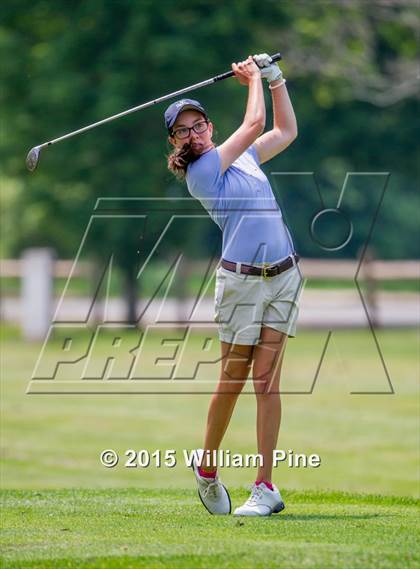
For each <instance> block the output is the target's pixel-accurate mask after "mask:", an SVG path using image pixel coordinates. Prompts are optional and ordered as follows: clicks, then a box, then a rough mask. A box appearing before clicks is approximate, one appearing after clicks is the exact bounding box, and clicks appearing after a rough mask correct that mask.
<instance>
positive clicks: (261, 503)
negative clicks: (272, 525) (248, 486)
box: [233, 482, 284, 516]
mask: <svg viewBox="0 0 420 569" xmlns="http://www.w3.org/2000/svg"><path fill="white" fill-rule="evenodd" d="M283 509H284V502H283V500H282V497H281V495H280V492H279V489H278V488H277V486H274V484H273V490H270V488H268V487H267V486H266V485H265V484H264V482H261V484H258V486H257V484H254V486H253V487H252V490H251V496H250V497H249V498H248V500H247V501H246V502H245V504H244V505H243V506H240V507H239V508H236V510H235V511H234V512H233V515H234V516H271V514H278V513H279V512H281V511H282V510H283Z"/></svg>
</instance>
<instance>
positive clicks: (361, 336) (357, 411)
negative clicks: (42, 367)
mask: <svg viewBox="0 0 420 569" xmlns="http://www.w3.org/2000/svg"><path fill="white" fill-rule="evenodd" d="M211 335H212V336H215V333H212V334H211ZM326 335H327V333H326V332H317V331H312V332H311V331H302V332H299V335H298V337H297V338H295V339H293V340H289V342H288V346H287V348H286V355H285V361H284V365H283V370H282V389H283V390H284V391H286V392H297V393H296V394H290V393H289V394H284V395H283V396H282V405H283V417H282V426H281V430H280V437H279V441H278V445H277V446H278V448H279V449H285V450H288V449H293V450H294V451H295V452H299V453H306V454H312V453H317V454H319V455H320V457H321V459H322V463H321V466H320V467H319V468H288V467H287V465H285V464H281V465H279V466H278V468H276V470H275V472H274V479H275V482H276V483H277V484H278V485H279V486H280V487H281V488H289V489H295V490H308V489H312V490H322V489H325V488H329V489H335V490H345V491H350V492H370V493H375V494H395V495H405V496H416V495H417V493H418V391H419V387H418V347H417V346H418V338H417V334H416V331H415V330H382V331H379V332H378V334H377V337H378V341H379V344H380V346H381V350H382V353H383V358H384V361H385V363H386V366H387V370H388V373H389V375H390V378H391V380H392V383H393V387H394V390H395V393H394V394H393V395H391V394H383V395H375V394H371V393H370V394H367V395H354V394H353V395H352V394H351V393H350V392H351V391H359V390H365V391H385V392H387V391H388V390H389V387H388V383H387V379H386V375H385V372H384V369H383V367H382V364H381V360H380V358H379V356H378V353H377V351H376V346H375V345H374V342H373V340H372V337H371V335H370V333H369V332H368V331H366V330H352V331H341V332H335V333H334V334H333V336H332V339H331V340H330V343H329V345H328V349H327V353H326V355H325V358H324V363H323V365H322V367H321V369H320V372H319V376H318V380H317V382H316V385H315V388H314V390H313V393H312V394H305V393H304V392H305V391H308V390H309V389H310V387H311V384H312V381H313V378H314V374H315V372H316V369H317V367H318V364H319V361H320V356H321V353H322V350H323V347H324V344H325V339H326ZM202 341H203V336H202V335H200V334H198V333H197V334H196V335H194V336H193V338H192V343H191V344H190V345H189V348H188V350H186V360H187V363H188V362H191V361H193V358H194V353H195V352H196V351H197V350H198V348H199V346H200V345H201V343H202ZM159 342H160V337H159V335H157V334H156V335H154V336H152V342H151V344H150V349H152V350H158V349H159ZM54 346H56V348H57V350H56V348H55V347H54V348H53V349H52V350H51V353H50V354H49V356H48V358H49V359H51V360H53V361H56V359H57V357H58V353H59V352H58V347H59V344H58V343H57V344H54ZM218 349H219V348H218V342H217V341H215V342H214V345H213V347H212V350H211V351H210V352H209V358H210V359H211V358H212V357H214V358H217V356H218ZM39 350H40V345H39V344H25V343H24V342H22V341H21V340H20V339H19V336H18V334H17V332H16V330H13V329H11V330H5V333H4V338H3V342H2V353H3V366H2V367H3V369H2V394H1V395H2V398H1V405H2V413H1V431H2V459H3V460H2V485H3V488H27V489H34V488H57V489H60V488H72V487H84V488H89V487H92V486H94V487H96V488H108V487H114V488H118V487H120V488H121V487H136V488H137V487H139V486H140V487H144V488H146V487H147V488H156V487H172V488H190V487H191V474H190V472H189V471H188V469H187V468H185V465H184V464H183V460H179V461H178V464H177V466H176V467H175V468H172V469H170V468H160V469H157V468H155V467H154V466H150V467H149V468H142V469H140V468H139V469H130V468H124V466H123V464H122V461H121V462H120V464H119V465H118V466H117V467H116V468H113V469H106V468H104V467H102V466H101V464H100V461H99V455H100V452H101V451H102V450H103V449H108V448H111V449H115V450H116V451H117V452H118V453H119V454H120V455H121V457H122V458H124V452H125V450H126V449H136V450H139V449H147V450H149V451H150V452H153V451H154V450H156V449H162V450H165V449H175V450H176V451H177V455H178V457H180V458H182V450H183V449H191V448H197V447H198V446H201V444H202V437H203V431H204V426H205V421H206V414H207V408H208V403H209V398H210V396H209V395H207V394H200V393H197V394H180V393H176V391H175V392H174V393H172V394H159V393H158V392H156V393H154V394H144V395H132V394H130V393H129V392H128V393H126V394H122V395H110V394H104V395H60V394H57V395H27V394H26V390H27V387H28V384H29V381H30V377H31V374H32V370H33V368H34V365H35V362H36V360H37V357H38V355H39ZM106 354H107V352H106V345H105V344H103V345H100V346H99V348H98V350H97V352H96V356H95V357H96V360H98V359H100V358H103V357H104V356H105V355H106ZM219 365H220V364H218V363H217V364H212V365H206V366H203V368H202V369H201V371H200V373H199V374H198V375H197V378H196V380H194V381H196V382H197V383H196V384H195V383H191V381H190V382H188V385H187V389H191V385H193V386H195V385H196V386H197V388H200V386H202V385H204V386H205V389H206V390H210V391H211V390H212V389H213V387H214V383H215V381H216V380H217V377H218V372H219ZM70 369H73V368H70ZM77 371H78V372H80V366H79V368H77V366H74V372H72V373H73V375H74V377H78V375H77V373H76V372H77ZM67 373H68V372H67ZM204 381H207V382H208V383H205V384H204V383H203V382H204ZM80 383H81V382H80V381H79V382H78V384H76V387H78V385H79V384H80ZM92 383H94V385H95V388H96V389H99V388H101V389H102V388H103V389H104V390H105V388H106V387H107V385H109V384H108V383H107V382H101V381H99V382H98V381H94V382H91V384H92ZM170 383H171V382H169V384H170ZM56 385H57V386H58V385H59V383H57V384H56ZM84 385H85V384H84ZM114 385H115V384H114ZM88 387H89V388H91V387H90V386H88ZM111 387H112V384H111ZM118 387H122V385H121V383H120V384H118ZM164 387H166V386H164ZM180 388H181V389H185V384H182V383H181V385H180ZM255 407H256V406H255V398H254V396H253V394H252V383H251V380H248V385H247V387H246V392H245V393H244V394H243V395H242V396H241V397H240V398H239V401H238V403H237V406H236V409H235V412H234V415H233V418H232V421H231V424H230V426H229V429H228V432H227V434H226V437H225V439H224V441H223V448H224V449H229V450H230V451H231V452H232V453H242V454H244V453H255V452H256V443H255V420H256V408H255ZM222 475H223V478H224V480H226V482H227V484H229V485H230V486H232V487H235V486H238V485H241V484H248V483H250V482H252V480H253V479H254V476H255V470H254V469H253V468H224V469H222Z"/></svg>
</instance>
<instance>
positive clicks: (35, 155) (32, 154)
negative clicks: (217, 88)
mask: <svg viewBox="0 0 420 569" xmlns="http://www.w3.org/2000/svg"><path fill="white" fill-rule="evenodd" d="M270 57H271V60H272V61H273V62H274V61H279V60H280V59H281V54H280V53H275V54H273V55H271V56H270ZM229 77H233V71H227V72H226V73H222V74H221V75H216V76H215V77H212V78H211V79H206V81H201V82H200V83H196V84H195V85H191V86H189V87H185V88H184V89H180V90H179V91H174V92H173V93H169V94H168V95H164V96H163V97H159V98H158V99H154V100H153V101H149V102H147V103H143V104H141V105H138V106H137V107H133V108H131V109H127V110H126V111H123V112H121V113H118V114H116V115H112V116H111V117H107V118H105V119H102V120H100V121H98V122H95V123H93V124H90V125H88V126H84V127H83V128H79V129H78V130H74V131H73V132H69V133H68V134H64V135H63V136H60V137H59V138H54V139H53V140H50V141H49V142H44V143H43V144H39V145H38V146H34V147H33V148H31V150H30V151H29V152H28V155H27V157H26V167H27V168H28V170H29V171H30V172H33V171H34V170H35V168H36V167H37V166H38V162H39V156H40V153H41V150H42V149H43V148H45V147H46V146H51V145H52V144H56V143H57V142H61V141H62V140H66V138H71V137H72V136H76V134H81V133H82V132H86V131H87V130H92V129H93V128H96V127H97V126H100V125H102V124H105V123H107V122H111V121H113V120H115V119H119V118H120V117H124V116H125V115H129V114H131V113H135V112H136V111H140V110H142V109H146V108H147V107H151V106H152V105H157V104H158V103H161V102H162V101H166V100H167V99H171V98H172V97H177V96H179V95H183V94H184V93H188V92H189V91H193V90H194V89H200V88H201V87H206V86H207V85H212V84H213V83H216V81H222V80H223V79H228V78H229Z"/></svg>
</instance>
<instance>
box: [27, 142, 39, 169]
mask: <svg viewBox="0 0 420 569" xmlns="http://www.w3.org/2000/svg"><path fill="white" fill-rule="evenodd" d="M40 152H41V148H40V147H39V146H34V147H33V148H32V149H31V150H30V151H29V152H28V156H27V157H26V167H27V168H28V170H29V171H30V172H33V171H34V170H35V168H36V167H37V166H38V162H39V154H40Z"/></svg>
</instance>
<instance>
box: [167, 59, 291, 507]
mask: <svg viewBox="0 0 420 569" xmlns="http://www.w3.org/2000/svg"><path fill="white" fill-rule="evenodd" d="M232 70H233V72H234V74H235V76H236V78H237V79H238V81H239V82H240V84H241V85H245V86H247V87H248V101H247V105H246V110H245V116H244V119H243V122H242V124H241V126H240V127H239V128H238V130H236V131H235V132H234V133H233V134H232V135H231V136H230V137H229V138H228V139H227V140H226V141H225V142H224V143H223V144H221V145H220V146H217V147H216V146H215V145H214V143H213V141H212V134H213V125H212V123H211V122H210V120H209V118H208V116H207V113H206V111H205V109H204V108H203V107H202V106H201V104H200V103H199V102H198V101H195V100H192V99H182V100H181V101H177V102H175V103H173V104H172V105H170V106H169V107H168V109H167V110H166V112H165V124H166V127H167V129H168V132H169V141H170V143H171V144H172V145H173V147H174V150H173V152H172V153H171V154H170V155H169V157H168V168H169V170H171V171H172V172H173V173H174V174H175V175H177V176H178V177H181V178H185V179H186V182H187V185H188V190H189V192H190V193H191V195H192V196H194V197H195V198H197V199H198V200H200V202H201V203H202V205H203V206H204V207H205V209H206V210H207V211H208V213H209V215H210V216H211V217H212V219H213V220H214V221H215V222H216V223H217V224H218V225H219V227H220V228H221V230H222V232H223V251H222V260H221V263H220V265H219V267H218V269H217V273H216V288H215V320H216V322H218V325H219V338H220V341H221V354H222V360H221V363H222V366H221V370H220V379H219V383H218V385H217V387H216V390H215V393H214V394H213V396H212V398H211V402H210V407H209V411H208V418H207V429H206V434H205V439H204V449H203V451H210V452H204V455H203V456H204V459H203V461H201V464H200V461H195V462H194V472H195V476H196V479H197V483H198V492H199V496H200V498H201V501H202V502H203V504H204V506H205V507H206V508H207V510H208V511H209V512H211V513H212V514H229V513H230V511H231V503H230V497H229V494H228V491H227V490H226V488H225V487H224V486H223V485H222V483H221V481H220V479H219V477H218V475H217V464H215V463H214V461H213V460H212V455H213V451H216V450H217V449H219V447H220V444H221V442H222V439H223V436H224V434H225V432H226V429H227V426H228V424H229V421H230V418H231V416H232V412H233V409H234V407H235V403H236V401H237V398H238V396H239V394H240V392H241V390H242V388H243V386H244V384H245V382H246V380H247V377H248V373H249V371H250V369H251V370H252V377H253V382H254V389H255V394H256V399H257V443H258V453H259V454H261V455H262V457H263V463H262V465H261V466H260V468H259V469H258V475H257V480H256V481H255V484H254V485H253V488H252V492H251V496H250V498H249V499H248V500H247V501H246V502H245V504H244V505H242V506H241V507H239V508H236V510H235V511H234V514H235V515H239V516H269V515H271V514H272V513H273V512H280V511H281V510H282V509H283V508H284V504H283V500H282V498H281V495H280V492H279V490H278V489H277V487H276V486H275V485H274V484H273V483H272V479H271V476H272V465H273V456H272V454H273V449H275V448H276V445H277V437H278V432H279V427H280V415H281V406H280V395H279V384H280V370H281V365H282V360H283V355H284V350H285V346H286V341H287V338H288V337H289V336H291V337H293V336H294V335H295V329H296V319H297V314H298V304H297V297H298V292H299V289H300V283H301V280H302V279H301V276H300V272H299V269H298V267H297V263H298V260H299V257H298V255H297V254H296V253H295V252H294V247H293V243H292V240H291V237H290V234H289V232H288V230H287V228H286V226H285V224H284V222H283V219H282V214H281V211H280V208H279V206H278V205H277V203H276V200H275V197H274V195H273V192H272V190H271V187H270V184H269V182H268V180H267V178H266V176H265V175H264V173H263V171H262V170H261V169H260V164H263V163H264V162H267V161H268V160H270V159H271V158H273V157H274V156H276V155H277V154H279V153H280V152H282V151H283V150H284V149H285V148H287V147H288V146H289V144H290V143H291V142H292V141H293V140H294V139H295V138H296V136H297V126H296V119H295V115H294V112H293V107H292V104H291V102H290V99H289V96H288V93H287V89H286V85H285V79H283V76H282V72H281V71H280V69H279V67H278V65H277V64H273V63H271V58H270V57H269V56H268V55H267V54H261V55H256V56H254V57H253V58H252V57H251V56H249V57H248V59H247V60H246V61H242V62H240V63H238V64H235V63H233V64H232ZM262 78H265V79H266V80H267V81H268V84H269V89H270V91H271V96H272V101H273V126H272V128H271V130H269V131H267V132H265V133H264V134H263V131H264V128H265V113H266V111H265V103H264V94H263V85H262ZM200 452H202V451H200ZM215 454H216V453H215Z"/></svg>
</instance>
